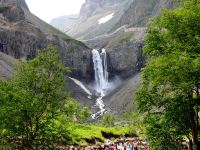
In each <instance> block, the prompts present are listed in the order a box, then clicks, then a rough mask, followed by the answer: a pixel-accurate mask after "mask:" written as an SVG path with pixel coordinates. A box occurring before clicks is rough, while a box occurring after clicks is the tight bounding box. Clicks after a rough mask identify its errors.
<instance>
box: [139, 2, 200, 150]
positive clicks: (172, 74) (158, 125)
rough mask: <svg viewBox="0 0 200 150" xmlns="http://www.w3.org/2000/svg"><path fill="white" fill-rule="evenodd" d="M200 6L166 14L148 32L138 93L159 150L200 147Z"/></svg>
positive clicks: (151, 137)
mask: <svg viewBox="0 0 200 150" xmlns="http://www.w3.org/2000/svg"><path fill="white" fill-rule="evenodd" d="M199 10H200V1H199V0H190V1H186V2H184V3H183V5H182V7H180V8H178V9H175V10H164V11H163V12H162V13H161V15H160V16H158V17H156V18H154V19H153V20H152V23H151V24H150V25H149V28H148V30H147V37H146V40H145V46H144V52H145V54H146V55H147V59H148V63H147V65H146V66H145V67H144V69H143V79H142V80H143V83H142V86H141V87H140V89H139V90H138V93H137V98H136V101H137V104H138V110H139V111H140V112H142V113H143V114H144V123H145V124H146V128H145V131H146V135H147V138H148V140H149V142H150V145H151V148H152V149H153V150H154V149H155V150H162V149H166V150H167V149H169V150H171V149H172V150H173V149H174V150H175V149H182V147H181V144H182V140H183V139H185V137H187V140H189V143H190V144H189V145H190V148H191V147H192V145H193V147H195V148H196V146H197V145H198V127H199V116H198V112H199V102H200V96H199V92H200V11H199Z"/></svg>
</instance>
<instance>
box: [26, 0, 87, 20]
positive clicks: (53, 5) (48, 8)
mask: <svg viewBox="0 0 200 150" xmlns="http://www.w3.org/2000/svg"><path fill="white" fill-rule="evenodd" d="M26 2H27V4H28V7H29V9H30V10H31V12H32V13H33V14H35V15H36V16H38V17H39V18H41V19H42V20H44V21H46V22H48V23H49V22H50V21H51V20H52V19H53V18H56V17H59V16H63V15H70V14H78V13H79V10H80V8H81V5H82V4H83V3H84V2H85V0H26Z"/></svg>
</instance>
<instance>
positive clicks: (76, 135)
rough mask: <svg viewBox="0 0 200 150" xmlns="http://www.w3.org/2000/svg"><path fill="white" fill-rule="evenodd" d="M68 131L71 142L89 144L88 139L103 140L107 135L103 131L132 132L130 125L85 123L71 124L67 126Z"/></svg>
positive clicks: (121, 133)
mask: <svg viewBox="0 0 200 150" xmlns="http://www.w3.org/2000/svg"><path fill="white" fill-rule="evenodd" d="M65 130H66V131H68V135H69V136H70V138H69V140H71V141H70V142H71V144H79V145H88V143H87V141H93V140H94V142H99V143H101V142H103V141H104V140H105V139H106V137H104V136H103V134H102V132H105V133H108V134H112V135H114V136H115V135H122V136H123V135H125V134H128V133H130V130H129V128H128V127H122V126H113V127H103V126H100V125H83V124H70V125H69V126H66V128H65Z"/></svg>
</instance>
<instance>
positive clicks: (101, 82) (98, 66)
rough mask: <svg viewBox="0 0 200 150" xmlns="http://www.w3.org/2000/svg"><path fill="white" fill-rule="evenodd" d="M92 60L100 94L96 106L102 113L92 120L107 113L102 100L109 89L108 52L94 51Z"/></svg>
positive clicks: (96, 85)
mask: <svg viewBox="0 0 200 150" xmlns="http://www.w3.org/2000/svg"><path fill="white" fill-rule="evenodd" d="M92 58H93V63H94V73H95V90H96V92H98V93H99V94H100V96H99V98H98V99H97V100H96V106H97V107H98V108H99V109H100V111H99V112H97V113H96V114H93V115H92V118H94V119H95V118H96V117H97V116H99V115H103V114H104V112H105V111H106V110H105V108H104V107H105V105H104V102H103V100H102V99H103V97H104V96H105V94H106V90H107V89H108V88H109V82H108V77H109V76H108V66H107V54H106V50H105V49H102V50H101V52H99V51H98V50H96V49H93V51H92Z"/></svg>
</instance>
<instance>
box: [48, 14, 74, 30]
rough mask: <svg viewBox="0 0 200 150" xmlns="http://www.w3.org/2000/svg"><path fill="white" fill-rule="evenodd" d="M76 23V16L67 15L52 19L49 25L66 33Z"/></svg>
mask: <svg viewBox="0 0 200 150" xmlns="http://www.w3.org/2000/svg"><path fill="white" fill-rule="evenodd" d="M77 22H78V15H67V16H61V17H58V18H55V19H52V20H51V22H50V24H51V25H52V26H54V27H56V28H58V29H59V30H61V31H64V32H68V30H69V28H70V27H71V26H73V25H75V24H76V23H77Z"/></svg>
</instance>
